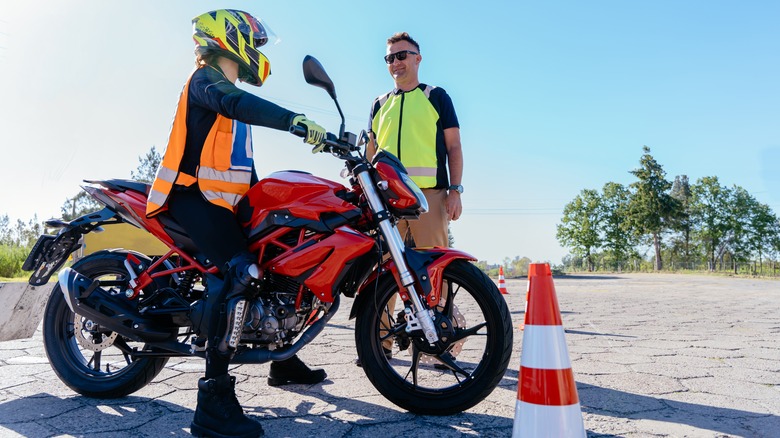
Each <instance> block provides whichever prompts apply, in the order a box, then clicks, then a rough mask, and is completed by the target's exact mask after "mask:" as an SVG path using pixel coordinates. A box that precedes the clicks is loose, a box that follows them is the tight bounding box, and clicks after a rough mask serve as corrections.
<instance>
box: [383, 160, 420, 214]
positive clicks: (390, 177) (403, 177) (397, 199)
mask: <svg viewBox="0 0 780 438" xmlns="http://www.w3.org/2000/svg"><path fill="white" fill-rule="evenodd" d="M374 169H376V173H377V182H379V181H384V183H383V184H380V187H379V193H380V194H381V195H382V198H383V199H384V200H385V204H386V205H387V209H388V210H389V211H390V212H391V213H393V215H395V216H396V217H399V218H412V217H414V218H416V217H418V216H419V215H421V214H423V213H426V212H427V211H428V201H427V200H426V199H425V195H423V192H422V190H420V188H419V187H417V184H415V182H414V181H412V179H411V178H410V177H409V175H408V174H407V173H406V168H404V165H403V164H401V162H400V161H399V160H398V158H396V157H395V156H394V155H392V154H389V153H387V152H385V151H380V152H379V153H378V154H377V155H376V157H374Z"/></svg>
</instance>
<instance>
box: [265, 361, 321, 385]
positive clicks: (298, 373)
mask: <svg viewBox="0 0 780 438" xmlns="http://www.w3.org/2000/svg"><path fill="white" fill-rule="evenodd" d="M326 377H328V375H327V374H326V373H325V370H323V369H316V370H312V369H310V368H309V367H307V366H306V364H305V363H303V361H302V360H300V359H298V356H293V357H291V358H289V359H287V360H283V361H281V362H271V371H270V372H269V373H268V385H270V386H282V385H286V384H288V383H305V384H309V385H311V384H314V383H320V382H322V381H323V380H325V378H326Z"/></svg>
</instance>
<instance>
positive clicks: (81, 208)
mask: <svg viewBox="0 0 780 438" xmlns="http://www.w3.org/2000/svg"><path fill="white" fill-rule="evenodd" d="M100 207H101V206H100V203H99V202H97V201H96V200H95V199H94V198H92V197H91V196H89V194H88V193H87V192H85V191H81V192H79V193H78V194H77V195H76V196H74V197H72V198H68V199H67V200H66V201H65V203H64V204H63V205H62V207H61V208H60V211H62V220H64V221H72V220H73V219H76V218H77V217H80V216H83V215H85V214H87V213H91V212H93V211H97V210H100Z"/></svg>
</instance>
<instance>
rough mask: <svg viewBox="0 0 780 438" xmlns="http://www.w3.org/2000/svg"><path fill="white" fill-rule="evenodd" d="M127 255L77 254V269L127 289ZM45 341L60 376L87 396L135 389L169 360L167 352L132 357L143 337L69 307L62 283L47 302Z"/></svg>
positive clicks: (113, 395) (110, 395) (121, 393)
mask: <svg viewBox="0 0 780 438" xmlns="http://www.w3.org/2000/svg"><path fill="white" fill-rule="evenodd" d="M125 258H126V254H125V253H120V252H99V253H95V254H92V255H90V256H87V257H85V258H84V259H81V260H79V261H78V262H77V263H76V264H75V265H74V266H73V269H75V270H76V271H78V272H79V273H81V274H83V275H85V276H87V277H89V278H91V279H93V280H95V279H99V280H101V281H111V282H112V283H111V284H112V286H111V288H116V289H117V291H124V288H125V287H127V281H128V280H129V278H128V275H127V269H126V268H125V267H124V260H125ZM122 293H123V292H122ZM43 344H44V349H45V351H46V355H47V356H48V358H49V363H50V364H51V366H52V368H53V369H54V372H55V373H56V374H57V376H58V377H59V378H60V380H61V381H62V382H63V383H65V384H66V385H67V386H68V387H69V388H71V389H72V390H74V391H76V392H78V393H79V394H82V395H85V396H88V397H95V398H117V397H124V396H126V395H128V394H131V393H133V392H135V391H137V390H139V389H141V388H143V387H144V386H146V385H147V384H148V383H149V382H151V381H152V380H153V379H154V378H155V377H156V376H157V375H158V374H159V373H160V371H162V369H163V367H164V366H165V364H166V363H167V362H168V358H135V359H134V358H132V357H131V356H130V354H128V351H129V350H130V349H132V348H133V347H137V348H138V349H139V350H141V349H143V343H139V342H133V341H132V340H130V339H129V338H126V337H124V336H121V335H119V334H117V333H115V332H112V331H109V330H107V329H103V328H100V327H99V325H97V324H95V323H94V322H92V321H90V320H89V319H88V318H84V317H82V316H79V315H77V314H74V313H73V312H71V310H70V308H69V307H68V305H67V303H66V302H65V298H64V296H63V293H62V289H61V288H60V285H59V284H57V285H56V286H55V287H54V289H53V290H52V292H51V296H50V297H49V301H48V303H47V304H46V310H45V313H44V318H43Z"/></svg>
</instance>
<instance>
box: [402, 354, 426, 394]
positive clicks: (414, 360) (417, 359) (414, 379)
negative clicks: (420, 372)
mask: <svg viewBox="0 0 780 438" xmlns="http://www.w3.org/2000/svg"><path fill="white" fill-rule="evenodd" d="M421 355H422V352H421V351H420V350H418V349H417V348H416V347H415V346H414V345H412V366H411V367H410V368H409V371H408V372H407V373H406V376H404V380H406V379H408V378H409V373H411V374H412V382H413V383H414V386H417V368H418V367H419V365H420V356H421Z"/></svg>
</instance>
